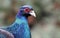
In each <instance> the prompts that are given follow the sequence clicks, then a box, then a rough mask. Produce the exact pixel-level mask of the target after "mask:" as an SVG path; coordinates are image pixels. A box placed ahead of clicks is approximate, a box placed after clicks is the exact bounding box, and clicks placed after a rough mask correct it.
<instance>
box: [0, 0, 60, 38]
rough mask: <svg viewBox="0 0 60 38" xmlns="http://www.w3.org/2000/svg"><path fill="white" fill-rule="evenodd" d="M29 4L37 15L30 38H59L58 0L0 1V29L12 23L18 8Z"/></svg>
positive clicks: (59, 0)
mask: <svg viewBox="0 0 60 38" xmlns="http://www.w3.org/2000/svg"><path fill="white" fill-rule="evenodd" d="M25 4H29V5H31V6H32V7H33V9H34V10H35V13H36V15H37V17H36V23H35V24H34V25H32V26H31V27H32V28H31V34H32V38H60V0H0V27H2V26H8V25H10V24H12V23H13V22H14V19H15V15H16V13H17V12H18V10H19V8H20V6H22V5H25Z"/></svg>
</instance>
